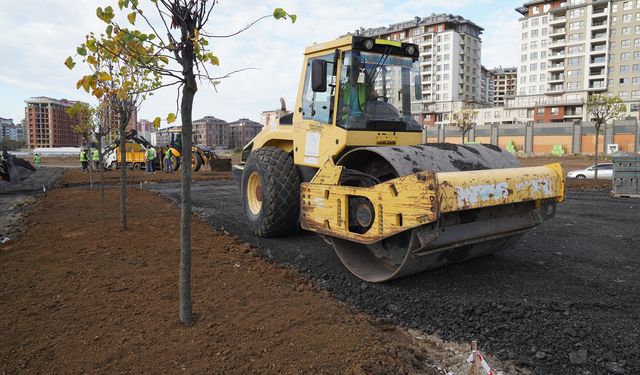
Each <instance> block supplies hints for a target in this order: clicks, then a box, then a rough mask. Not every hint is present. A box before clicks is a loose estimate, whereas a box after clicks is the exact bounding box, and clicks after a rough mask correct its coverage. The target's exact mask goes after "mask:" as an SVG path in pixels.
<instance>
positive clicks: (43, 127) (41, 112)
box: [25, 96, 81, 148]
mask: <svg viewBox="0 0 640 375" xmlns="http://www.w3.org/2000/svg"><path fill="white" fill-rule="evenodd" d="M25 103H26V105H27V106H26V108H25V119H26V120H27V124H28V125H27V145H28V146H29V148H36V147H48V148H50V147H78V146H80V142H81V139H80V136H79V135H78V134H76V133H74V132H73V130H71V125H72V124H73V120H72V119H71V117H70V116H69V115H68V114H67V112H66V109H67V108H69V107H71V106H72V105H73V104H74V103H76V102H75V101H71V100H67V99H60V100H58V99H52V98H48V97H44V96H39V97H35V98H30V99H28V100H25Z"/></svg>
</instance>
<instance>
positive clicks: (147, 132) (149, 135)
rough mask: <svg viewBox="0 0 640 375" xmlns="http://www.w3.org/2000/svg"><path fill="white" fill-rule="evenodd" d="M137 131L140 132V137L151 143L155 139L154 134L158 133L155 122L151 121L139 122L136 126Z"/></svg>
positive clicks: (142, 120)
mask: <svg viewBox="0 0 640 375" xmlns="http://www.w3.org/2000/svg"><path fill="white" fill-rule="evenodd" d="M135 129H136V131H137V132H138V135H139V136H141V137H143V138H144V139H146V140H147V141H151V139H153V138H155V137H154V136H153V133H155V132H156V128H155V127H154V126H153V122H151V121H149V120H144V119H141V120H139V121H138V122H137V123H136V125H135Z"/></svg>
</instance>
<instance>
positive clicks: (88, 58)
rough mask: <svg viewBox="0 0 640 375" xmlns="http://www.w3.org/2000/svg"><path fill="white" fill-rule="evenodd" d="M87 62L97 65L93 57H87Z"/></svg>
mask: <svg viewBox="0 0 640 375" xmlns="http://www.w3.org/2000/svg"><path fill="white" fill-rule="evenodd" d="M87 62H88V63H89V64H91V65H98V60H96V58H95V57H93V56H89V57H87Z"/></svg>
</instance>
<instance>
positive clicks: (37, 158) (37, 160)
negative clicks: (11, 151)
mask: <svg viewBox="0 0 640 375" xmlns="http://www.w3.org/2000/svg"><path fill="white" fill-rule="evenodd" d="M41 162H42V156H40V154H39V153H37V152H36V153H35V154H34V155H33V163H34V164H35V165H36V169H40V163H41Z"/></svg>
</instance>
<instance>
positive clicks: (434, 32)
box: [356, 14, 488, 126]
mask: <svg viewBox="0 0 640 375" xmlns="http://www.w3.org/2000/svg"><path fill="white" fill-rule="evenodd" d="M483 30H484V29H483V28H482V27H480V26H478V25H476V24H474V23H473V22H471V21H469V20H467V19H464V18H463V17H461V16H454V15H451V14H432V15H431V16H427V17H422V18H421V17H415V18H414V19H413V20H409V21H404V22H400V23H395V24H391V25H389V26H388V27H376V28H371V29H363V28H361V29H360V30H357V31H356V34H358V35H364V36H373V37H377V38H383V39H389V40H397V41H402V42H408V43H415V44H417V45H418V46H419V48H420V69H421V74H422V100H421V101H420V102H417V103H412V113H416V114H418V115H417V116H416V120H418V121H419V122H421V123H422V124H423V125H425V126H434V125H436V124H440V123H448V122H449V120H450V116H451V112H455V111H457V110H459V109H461V108H462V107H479V106H481V105H484V104H486V103H487V100H486V92H485V98H484V99H483V96H482V92H483V90H487V89H488V87H482V79H481V64H480V59H481V50H482V41H481V38H480V35H481V34H482V31H483Z"/></svg>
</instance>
